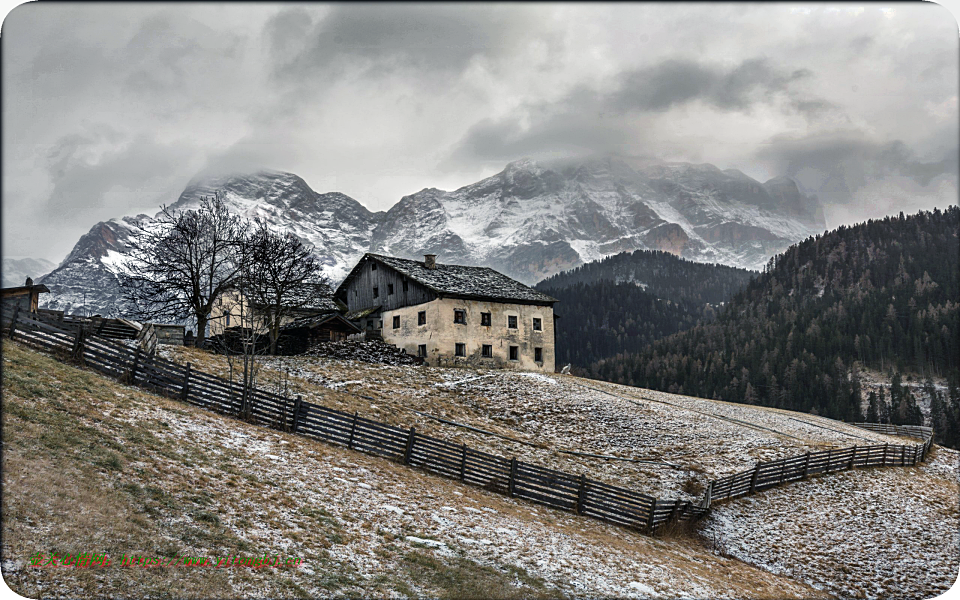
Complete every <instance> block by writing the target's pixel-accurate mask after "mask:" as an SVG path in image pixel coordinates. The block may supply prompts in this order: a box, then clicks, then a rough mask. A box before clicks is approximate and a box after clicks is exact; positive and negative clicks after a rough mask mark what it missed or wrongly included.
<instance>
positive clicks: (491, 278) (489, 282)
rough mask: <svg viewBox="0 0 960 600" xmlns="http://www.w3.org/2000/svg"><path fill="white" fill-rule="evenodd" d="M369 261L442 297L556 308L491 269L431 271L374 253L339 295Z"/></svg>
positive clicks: (442, 268)
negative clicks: (387, 268)
mask: <svg viewBox="0 0 960 600" xmlns="http://www.w3.org/2000/svg"><path fill="white" fill-rule="evenodd" d="M370 260H375V261H377V262H379V263H381V264H384V265H386V266H388V267H390V268H391V269H393V270H395V271H397V272H398V273H400V274H402V275H405V276H406V277H408V278H410V279H412V280H414V281H416V282H417V283H419V284H420V285H422V286H424V287H426V288H427V289H429V290H431V291H433V292H435V293H437V294H439V295H441V296H448V297H454V298H472V299H478V300H493V301H496V302H514V303H517V304H553V303H554V302H557V299H556V298H552V297H550V296H548V295H546V294H544V293H542V292H538V291H537V290H535V289H533V288H532V287H530V286H527V285H524V284H522V283H520V282H519V281H517V280H516V279H511V278H510V277H507V276H506V275H504V274H503V273H500V272H498V271H495V270H493V269H491V268H490V267H467V266H464V265H445V264H441V263H437V264H436V268H434V269H430V268H427V266H426V265H425V264H424V263H423V261H419V260H410V259H407V258H397V257H395V256H384V255H382V254H373V253H367V254H364V255H363V258H361V259H360V262H359V263H357V265H356V266H355V267H354V268H353V270H352V271H350V274H349V275H347V278H346V279H344V280H343V283H341V284H340V288H338V290H337V292H338V294H339V292H340V290H343V289H345V287H346V286H347V285H348V283H349V282H350V281H351V280H352V279H353V278H354V277H355V276H356V275H357V274H358V273H359V272H360V268H361V267H362V265H364V264H366V263H367V262H368V261H370Z"/></svg>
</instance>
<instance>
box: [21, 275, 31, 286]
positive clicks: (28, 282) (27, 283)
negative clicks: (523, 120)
mask: <svg viewBox="0 0 960 600" xmlns="http://www.w3.org/2000/svg"><path fill="white" fill-rule="evenodd" d="M23 285H25V286H26V287H30V286H31V285H33V279H30V278H29V277H27V282H26V283H25V284H23Z"/></svg>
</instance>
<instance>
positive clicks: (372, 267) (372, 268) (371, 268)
mask: <svg viewBox="0 0 960 600" xmlns="http://www.w3.org/2000/svg"><path fill="white" fill-rule="evenodd" d="M370 270H371V271H376V270H377V263H370Z"/></svg>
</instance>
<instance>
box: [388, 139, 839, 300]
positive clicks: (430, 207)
mask: <svg viewBox="0 0 960 600" xmlns="http://www.w3.org/2000/svg"><path fill="white" fill-rule="evenodd" d="M823 226H824V223H823V217H822V210H821V209H820V206H819V203H818V202H817V201H816V199H814V198H810V197H807V196H805V195H803V194H801V193H800V191H799V189H798V188H797V186H796V184H794V183H793V182H792V180H789V179H786V178H776V179H772V180H770V181H769V182H767V183H760V182H758V181H755V180H753V179H751V178H749V177H747V176H746V175H744V174H743V173H740V172H739V171H734V170H728V171H720V170H719V169H717V168H716V167H714V166H713V165H690V164H669V163H668V164H657V165H652V166H647V167H643V168H639V169H634V168H633V167H631V166H630V165H629V164H628V162H627V161H625V160H624V159H621V158H618V157H612V156H610V157H604V158H594V159H591V160H587V161H582V162H570V161H556V162H550V163H539V162H535V161H532V160H527V159H525V160H520V161H517V162H513V163H510V164H509V165H507V167H506V169H504V170H503V171H502V172H501V173H498V174H496V175H494V176H492V177H488V178H487V179H484V180H482V181H480V182H478V183H475V184H472V185H468V186H465V187H463V188H460V189H458V190H455V191H452V192H444V191H441V190H436V189H427V190H423V191H421V192H418V193H416V194H412V195H410V196H405V197H403V198H402V199H401V200H400V202H399V203H397V204H396V205H395V206H394V207H393V208H391V209H390V210H389V211H388V212H387V216H386V217H385V219H384V222H383V223H382V224H381V225H380V227H378V228H377V231H376V233H375V235H374V240H373V250H374V251H376V252H382V253H392V254H396V255H399V256H404V257H409V258H414V257H417V256H419V255H420V254H422V253H423V252H424V251H426V250H430V251H434V252H438V253H441V254H443V256H444V259H445V260H449V261H451V262H463V263H466V264H487V265H489V266H492V267H494V268H499V269H502V270H504V271H506V272H507V273H509V274H511V275H512V276H514V277H517V278H519V279H521V280H523V281H527V282H532V281H535V280H537V279H540V278H542V277H546V276H549V275H551V274H553V273H555V272H556V271H557V270H560V269H564V268H570V267H573V266H576V265H578V264H580V263H582V262H587V261H590V260H596V259H597V258H601V257H603V256H608V255H610V254H615V253H617V252H622V251H625V250H636V249H653V250H667V251H669V252H673V253H675V254H678V255H681V256H684V257H686V258H690V259H692V260H698V261H703V262H720V263H724V264H729V265H733V266H740V267H744V268H751V269H759V268H762V266H763V265H764V264H765V263H766V261H767V259H768V258H769V257H770V256H772V255H773V254H776V253H777V252H780V251H782V250H784V249H785V248H786V247H787V246H789V245H790V244H792V243H795V242H796V241H799V240H800V239H803V238H805V237H808V236H810V235H812V234H814V233H817V232H819V231H821V230H822V228H823Z"/></svg>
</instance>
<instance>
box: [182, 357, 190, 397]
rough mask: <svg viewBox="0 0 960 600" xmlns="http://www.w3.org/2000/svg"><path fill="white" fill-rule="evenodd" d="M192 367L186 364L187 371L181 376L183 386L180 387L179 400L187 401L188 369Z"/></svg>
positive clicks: (188, 388)
mask: <svg viewBox="0 0 960 600" xmlns="http://www.w3.org/2000/svg"><path fill="white" fill-rule="evenodd" d="M191 367H192V365H191V364H190V363H187V370H186V372H184V374H183V384H182V385H181V386H180V399H181V400H183V401H184V402H186V401H187V394H189V393H190V369H191Z"/></svg>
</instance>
